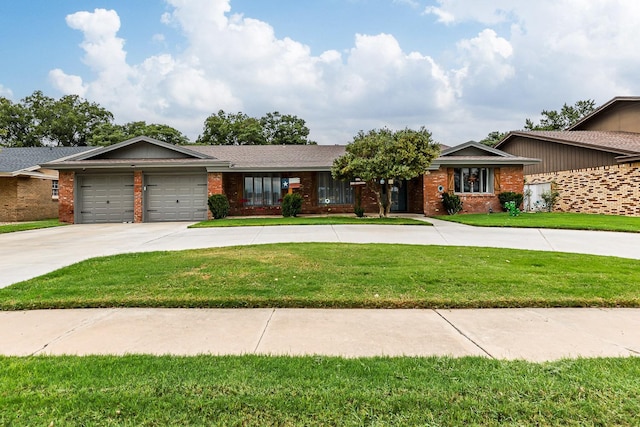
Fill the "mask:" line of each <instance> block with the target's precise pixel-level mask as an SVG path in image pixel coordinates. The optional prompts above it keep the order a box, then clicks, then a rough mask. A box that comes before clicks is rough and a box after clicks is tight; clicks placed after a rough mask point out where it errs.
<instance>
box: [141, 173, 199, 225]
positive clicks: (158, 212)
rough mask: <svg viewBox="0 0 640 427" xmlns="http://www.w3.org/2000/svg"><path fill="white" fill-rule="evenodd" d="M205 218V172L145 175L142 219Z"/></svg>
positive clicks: (194, 219)
mask: <svg viewBox="0 0 640 427" xmlns="http://www.w3.org/2000/svg"><path fill="white" fill-rule="evenodd" d="M206 219H207V175H206V174H193V175H146V176H145V218H144V220H145V221H148V222H159V221H204V220H206Z"/></svg>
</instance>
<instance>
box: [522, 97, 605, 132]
mask: <svg viewBox="0 0 640 427" xmlns="http://www.w3.org/2000/svg"><path fill="white" fill-rule="evenodd" d="M595 109H596V103H595V101H594V100H593V99H587V100H583V101H577V102H576V103H575V104H574V105H573V106H571V105H567V104H564V105H563V106H562V108H561V109H560V111H556V110H542V113H540V114H541V115H542V119H540V122H539V123H537V124H534V123H533V121H531V120H530V119H527V120H526V121H525V125H524V128H525V129H526V130H566V129H569V128H570V127H571V126H573V125H574V124H576V123H577V122H579V121H580V120H581V119H582V118H584V117H586V116H587V115H589V114H591V113H592V112H593V111H594V110H595Z"/></svg>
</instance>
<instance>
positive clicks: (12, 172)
mask: <svg viewBox="0 0 640 427" xmlns="http://www.w3.org/2000/svg"><path fill="white" fill-rule="evenodd" d="M93 149H95V147H9V148H2V149H0V175H4V176H19V175H25V176H26V175H29V176H37V175H42V174H39V173H38V172H37V170H38V169H40V168H41V166H42V165H43V164H45V163H48V162H51V161H53V160H58V159H62V158H66V157H68V156H72V155H75V154H79V153H82V152H86V151H89V150H93Z"/></svg>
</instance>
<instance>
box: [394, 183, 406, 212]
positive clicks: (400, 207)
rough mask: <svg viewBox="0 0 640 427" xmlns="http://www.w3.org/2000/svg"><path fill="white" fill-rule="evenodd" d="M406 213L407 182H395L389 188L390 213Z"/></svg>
mask: <svg viewBox="0 0 640 427" xmlns="http://www.w3.org/2000/svg"><path fill="white" fill-rule="evenodd" d="M406 211H407V182H406V181H399V180H396V181H394V182H393V186H392V187H391V212H406Z"/></svg>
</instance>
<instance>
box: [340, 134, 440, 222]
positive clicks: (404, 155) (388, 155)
mask: <svg viewBox="0 0 640 427" xmlns="http://www.w3.org/2000/svg"><path fill="white" fill-rule="evenodd" d="M439 154H440V147H439V145H438V144H436V143H435V142H433V140H432V138H431V133H430V132H429V131H427V130H426V129H425V128H424V127H422V128H420V130H418V131H415V130H411V129H404V130H400V131H396V132H393V131H391V130H389V129H387V128H384V129H380V130H376V129H374V130H370V131H369V132H366V133H365V132H363V131H360V132H359V133H358V134H357V135H356V136H355V137H354V139H353V141H352V142H351V143H349V145H347V147H346V153H345V154H344V155H343V156H341V157H339V158H337V159H336V160H335V161H334V163H333V167H332V169H331V174H332V175H333V177H334V178H335V179H341V180H354V179H356V178H359V179H361V180H362V181H364V182H366V185H367V188H369V189H370V190H371V191H372V192H373V193H374V194H375V197H376V201H377V203H378V208H379V214H380V216H381V217H383V216H385V217H386V216H388V215H389V211H390V209H391V185H392V184H391V180H403V179H406V180H408V179H411V178H415V177H417V176H420V174H423V173H424V172H425V171H426V170H427V167H428V166H429V165H430V164H431V162H432V161H433V159H435V158H436V157H437V156H438V155H439Z"/></svg>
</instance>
